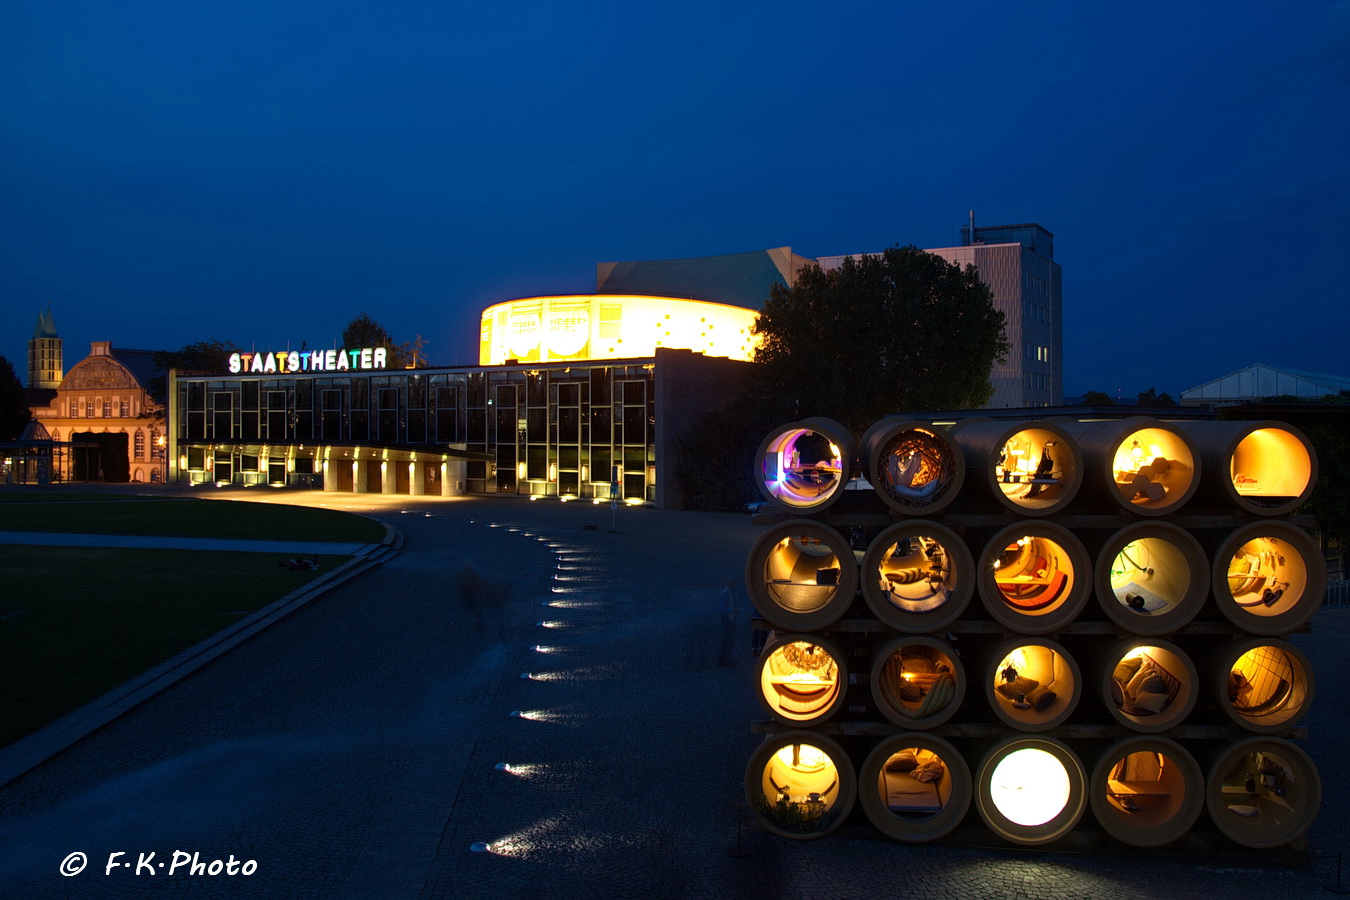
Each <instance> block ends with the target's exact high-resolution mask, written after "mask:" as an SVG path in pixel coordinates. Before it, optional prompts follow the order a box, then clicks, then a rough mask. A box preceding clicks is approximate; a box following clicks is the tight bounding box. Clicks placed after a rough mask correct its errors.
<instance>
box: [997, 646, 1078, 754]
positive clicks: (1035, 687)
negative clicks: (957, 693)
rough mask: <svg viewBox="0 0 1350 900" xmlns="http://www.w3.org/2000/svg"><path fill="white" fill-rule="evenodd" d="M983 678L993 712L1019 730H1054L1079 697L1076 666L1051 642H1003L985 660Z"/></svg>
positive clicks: (1062, 648)
mask: <svg viewBox="0 0 1350 900" xmlns="http://www.w3.org/2000/svg"><path fill="white" fill-rule="evenodd" d="M982 678H983V681H984V689H985V697H986V699H987V700H988V702H989V706H990V708H991V709H993V711H994V714H995V715H997V716H998V718H999V719H1001V720H1002V721H1003V722H1004V723H1005V724H1007V725H1010V726H1012V727H1013V728H1016V729H1018V730H1019V731H1045V730H1048V729H1050V728H1054V727H1055V726H1056V725H1059V724H1061V723H1062V722H1064V720H1065V719H1067V718H1068V717H1069V716H1070V715H1071V714H1072V713H1073V711H1074V709H1075V708H1076V707H1077V706H1078V702H1079V699H1080V698H1081V696H1082V684H1083V678H1082V673H1081V672H1080V670H1079V668H1078V662H1077V661H1076V660H1075V659H1074V658H1073V656H1072V655H1070V654H1069V652H1068V651H1067V650H1065V649H1064V647H1063V646H1062V645H1061V644H1060V643H1059V642H1057V641H1053V640H1050V639H1049V638H1014V639H1012V640H1008V641H1004V642H1003V643H1002V644H1000V645H998V646H997V647H996V648H995V649H994V650H993V652H992V653H991V654H990V655H989V656H988V658H987V661H986V664H985V667H984V670H983V675H982Z"/></svg>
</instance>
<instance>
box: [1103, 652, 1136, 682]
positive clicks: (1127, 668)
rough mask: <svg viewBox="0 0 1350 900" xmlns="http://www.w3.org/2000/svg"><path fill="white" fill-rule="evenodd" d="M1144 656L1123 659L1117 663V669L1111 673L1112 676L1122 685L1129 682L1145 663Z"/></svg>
mask: <svg viewBox="0 0 1350 900" xmlns="http://www.w3.org/2000/svg"><path fill="white" fill-rule="evenodd" d="M1143 663H1144V658H1143V657H1142V656H1136V657H1134V658H1133V659H1122V660H1121V661H1120V662H1118V663H1117V664H1116V670H1115V671H1114V672H1112V673H1111V677H1112V678H1114V679H1115V680H1116V681H1119V682H1120V683H1121V684H1122V685H1123V684H1126V683H1128V682H1129V680H1130V679H1131V678H1133V677H1134V673H1135V672H1138V671H1139V667H1140V666H1141V665H1143Z"/></svg>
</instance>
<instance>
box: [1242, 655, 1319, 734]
mask: <svg viewBox="0 0 1350 900" xmlns="http://www.w3.org/2000/svg"><path fill="white" fill-rule="evenodd" d="M1217 687H1218V688H1219V689H1220V690H1219V695H1220V696H1219V707H1220V708H1221V709H1223V710H1224V712H1225V713H1227V714H1228V716H1229V718H1230V719H1232V720H1233V721H1234V722H1236V723H1237V724H1238V725H1241V726H1242V727H1243V728H1245V729H1247V730H1248V731H1255V732H1259V733H1262V734H1274V733H1277V732H1281V731H1284V730H1285V729H1287V728H1289V727H1290V726H1291V725H1294V724H1296V723H1297V722H1298V721H1299V720H1300V719H1302V718H1303V716H1304V715H1305V714H1306V713H1307V712H1308V709H1309V707H1310V706H1311V705H1312V701H1313V695H1314V693H1315V687H1316V682H1315V680H1314V678H1313V669H1312V665H1311V664H1309V662H1308V658H1307V657H1306V656H1304V655H1303V651H1301V650H1299V649H1298V648H1297V647H1295V646H1294V645H1293V644H1291V643H1289V642H1288V641H1283V640H1279V639H1278V638H1255V639H1252V640H1247V641H1243V642H1242V643H1241V644H1239V645H1238V646H1236V647H1233V648H1231V649H1229V651H1228V652H1227V655H1226V658H1225V664H1224V666H1223V668H1222V671H1221V672H1220V678H1219V683H1218V685H1217Z"/></svg>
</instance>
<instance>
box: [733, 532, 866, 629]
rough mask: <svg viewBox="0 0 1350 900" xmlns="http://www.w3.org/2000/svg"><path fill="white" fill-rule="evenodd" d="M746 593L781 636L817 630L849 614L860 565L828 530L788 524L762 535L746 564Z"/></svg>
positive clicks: (837, 535) (845, 542)
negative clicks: (792, 632)
mask: <svg viewBox="0 0 1350 900" xmlns="http://www.w3.org/2000/svg"><path fill="white" fill-rule="evenodd" d="M745 588H746V592H747V593H748V594H749V595H750V602H751V603H753V604H754V606H755V609H756V610H758V612H759V614H760V615H761V616H763V617H764V618H765V619H767V620H769V622H770V623H771V624H772V625H773V626H774V627H775V628H778V629H781V630H783V631H815V630H816V629H819V628H824V627H825V626H827V625H830V624H832V623H833V622H835V621H836V620H837V619H838V618H839V617H840V616H842V615H843V614H844V613H846V612H847V611H848V608H849V606H850V605H851V604H852V603H853V596H854V594H855V593H856V592H857V590H858V563H857V558H856V557H855V556H854V554H853V549H852V547H850V546H849V542H848V539H847V538H845V537H844V536H843V535H841V534H840V533H839V532H837V531H835V530H834V529H833V528H831V527H829V526H828V525H822V524H821V523H819V522H813V521H811V520H809V519H790V520H788V521H786V522H780V523H779V524H777V525H774V526H772V527H770V528H767V529H765V530H764V532H763V533H762V534H761V535H760V536H759V539H758V540H756V541H755V543H754V545H753V546H752V547H751V548H750V554H749V556H748V557H747V558H746V562H745Z"/></svg>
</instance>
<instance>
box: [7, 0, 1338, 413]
mask: <svg viewBox="0 0 1350 900" xmlns="http://www.w3.org/2000/svg"><path fill="white" fill-rule="evenodd" d="M1348 137H1350V2H1346V0H1339V2H1323V0H1304V2H1299V3H1293V4H1272V3H1260V4H1258V3H1255V2H1250V0H1237V2H1226V3H1217V2H1188V3H1180V4H1164V5H1162V6H1153V7H1140V6H1138V5H1129V4H1126V5H1121V6H1107V7H1105V8H1103V7H1101V6H1100V5H1094V4H1083V3H1081V2H1078V0H1073V2H1061V0H1051V2H1041V3H1037V4H1032V5H1028V4H1009V3H1005V2H967V3H961V4H945V3H928V4H910V3H896V2H894V0H892V2H887V3H880V2H875V3H871V2H866V3H847V2H846V3H843V4H838V5H836V6H835V7H833V8H829V9H827V8H826V7H822V6H821V5H820V4H818V3H810V4H807V3H789V2H779V3H774V4H750V3H727V2H719V3H715V4H714V3H704V2H693V3H682V4H674V5H671V4H666V5H661V4H656V5H651V4H648V5H646V6H643V5H638V6H634V5H633V4H631V3H622V4H620V3H614V4H594V3H577V2H571V3H562V2H557V3H547V2H525V3H520V4H514V5H505V6H502V7H494V8H491V9H489V8H487V5H481V7H477V8H475V7H470V6H467V5H464V4H449V3H444V2H403V3H394V4H373V3H360V4H353V3H343V2H332V0H324V2H315V0H288V2H283V3H277V2H272V0H269V2H256V0H240V2H235V3H215V4H208V3H184V2H181V0H137V2H135V3H128V4H106V3H96V2H82V3H74V2H61V0H42V2H19V3H7V4H4V5H3V6H0V354H3V355H4V356H6V357H7V358H9V360H10V361H11V362H12V363H13V364H14V366H15V368H16V370H18V371H19V373H20V377H23V376H24V374H25V372H26V362H25V352H26V348H25V342H26V341H27V339H28V338H29V337H30V336H31V334H32V329H33V324H34V322H35V321H36V319H37V316H38V314H39V313H40V312H41V311H42V310H43V309H44V308H46V307H47V306H48V305H50V306H51V308H52V311H53V314H54V316H55V319H56V323H57V326H58V328H59V331H60V333H61V336H62V337H63V338H64V339H65V346H66V361H67V364H68V365H69V364H73V363H74V362H76V361H78V360H79V359H81V358H83V356H84V355H85V353H86V352H87V349H88V342H89V341H93V340H111V341H112V342H113V343H114V344H115V345H117V346H123V347H132V348H138V349H161V348H177V347H180V346H183V345H184V344H187V343H191V342H194V341H198V340H204V339H208V338H219V339H222V340H232V341H234V342H236V343H238V344H241V345H243V346H245V347H249V346H256V347H257V348H258V349H267V348H271V349H280V348H281V347H284V346H286V344H287V342H288V341H289V342H290V343H291V345H292V346H296V347H298V346H299V344H300V342H301V341H308V342H309V343H310V345H311V346H314V345H316V344H318V345H325V346H327V345H329V343H330V342H331V341H332V340H333V339H335V338H337V337H338V336H339V335H340V333H341V331H342V328H343V326H344V325H345V324H346V323H347V322H348V321H349V320H350V319H351V318H352V316H354V315H355V314H357V313H358V312H361V311H363V310H365V311H369V312H370V313H371V314H373V315H374V316H375V318H376V319H377V320H379V321H381V322H382V323H383V324H384V325H385V326H386V328H387V329H388V330H389V331H390V332H391V333H392V334H393V336H394V337H395V339H396V340H400V341H402V340H408V339H411V338H413V337H414V336H415V335H417V334H421V335H422V336H423V337H424V338H425V339H426V340H427V341H428V342H429V347H428V351H429V353H430V356H431V358H432V359H433V361H435V362H440V363H474V362H476V361H477V357H476V343H475V342H476V339H477V318H478V313H479V311H480V310H481V309H482V308H483V307H484V306H487V305H488V304H491V303H495V302H498V301H501V300H505V299H510V298H512V297H517V296H526V295H531V294H541V293H572V292H589V291H591V290H593V289H594V286H595V263H597V262H599V261H606V260H625V259H656V258H669V257H681V256H698V255H712V254H721V253H737V252H742V251H746V250H755V249H762V248H766V247H776V246H783V245H790V246H791V247H792V248H793V249H794V250H795V251H796V252H798V253H801V254H804V255H807V256H813V257H814V256H823V255H832V254H839V253H849V252H863V251H875V250H880V249H882V248H884V247H886V246H889V245H891V244H895V243H900V244H909V243H914V244H918V245H919V246H929V247H935V246H949V245H952V244H956V243H958V240H957V237H958V228H959V227H960V225H961V224H962V223H963V222H964V221H965V218H966V213H967V210H969V209H974V210H975V214H976V219H977V224H985V225H997V224H1011V223H1018V222H1028V221H1035V222H1039V223H1040V224H1042V225H1043V226H1045V227H1046V228H1048V229H1049V230H1050V231H1052V232H1053V233H1054V235H1055V250H1056V259H1057V260H1058V261H1059V262H1060V264H1061V265H1062V266H1063V268H1064V337H1065V366H1064V370H1065V378H1066V384H1065V388H1066V392H1067V393H1069V394H1076V393H1081V392H1082V391H1084V390H1105V391H1108V392H1110V393H1115V392H1116V391H1117V390H1121V391H1123V392H1124V393H1125V394H1126V395H1127V396H1129V395H1133V394H1134V393H1135V392H1137V391H1140V390H1143V389H1145V388H1148V387H1156V388H1157V389H1158V390H1160V391H1162V390H1165V391H1170V392H1172V393H1173V394H1176V393H1178V392H1180V391H1181V390H1184V389H1185V388H1187V387H1191V386H1194V385H1196V384H1200V383H1202V382H1204V381H1207V380H1209V379H1210V378H1213V377H1216V376H1219V375H1223V374H1226V373H1227V372H1230V371H1232V370H1235V369H1239V368H1241V367H1243V366H1246V365H1248V364H1251V363H1254V362H1268V363H1271V364H1276V365H1284V366H1290V367H1296V368H1303V369H1309V370H1312V371H1321V372H1333V373H1339V374H1348V373H1350V364H1347V363H1346V362H1345V361H1344V347H1345V344H1346V338H1347V332H1350V329H1348V328H1347V325H1348V324H1350V312H1347V309H1348V307H1347V299H1348V298H1347V294H1348V293H1350V290H1347V286H1346V285H1347V276H1346V268H1347V266H1346V262H1347V259H1348V258H1350V140H1348Z"/></svg>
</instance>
